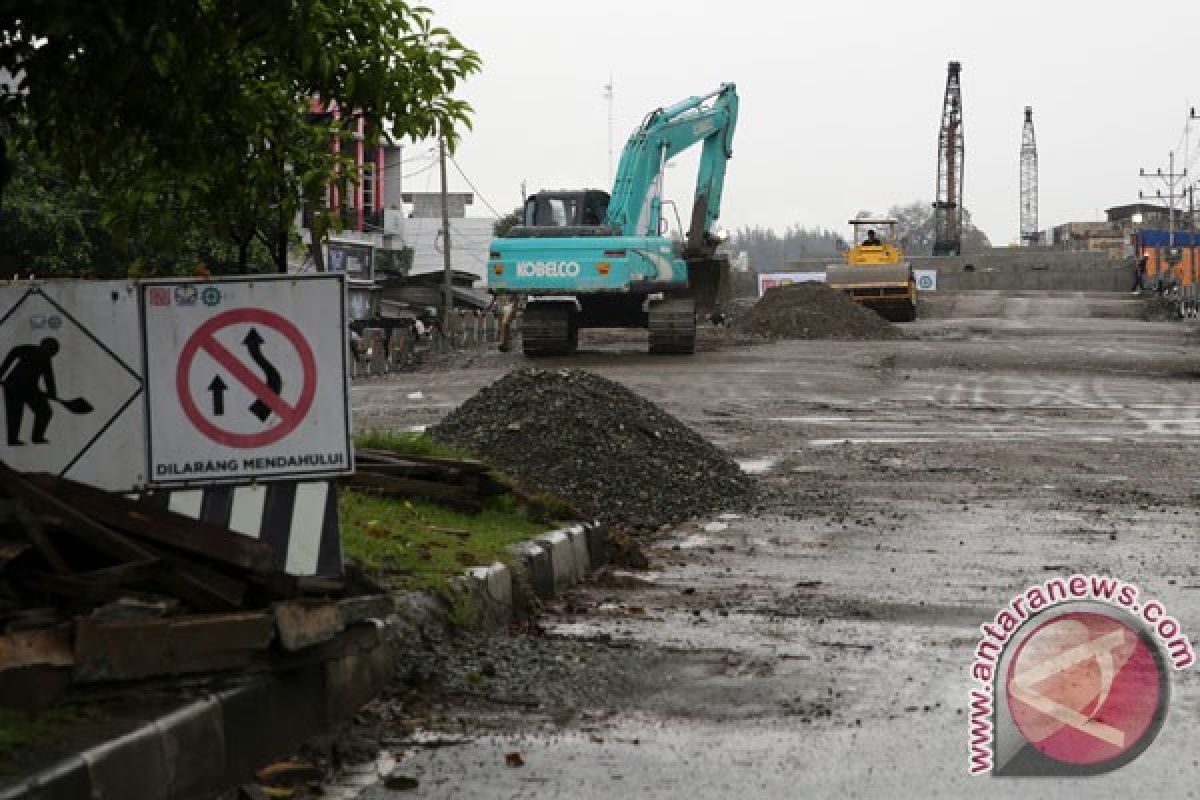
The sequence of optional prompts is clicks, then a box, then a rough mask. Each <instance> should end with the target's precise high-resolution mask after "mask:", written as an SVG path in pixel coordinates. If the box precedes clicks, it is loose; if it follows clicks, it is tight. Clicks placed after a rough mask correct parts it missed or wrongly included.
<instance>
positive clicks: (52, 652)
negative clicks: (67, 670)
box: [0, 625, 75, 672]
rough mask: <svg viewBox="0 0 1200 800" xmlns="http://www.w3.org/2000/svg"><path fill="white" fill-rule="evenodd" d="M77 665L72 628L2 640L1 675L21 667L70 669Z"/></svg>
mask: <svg viewBox="0 0 1200 800" xmlns="http://www.w3.org/2000/svg"><path fill="white" fill-rule="evenodd" d="M74 663H75V658H74V654H73V652H72V649H71V626H70V625H60V626H58V627H56V628H51V629H49V630H37V631H20V632H19V633H10V634H7V635H4V636H0V672H6V671H8V670H10V669H18V668H20V667H36V666H51V667H69V666H72V665H73V664H74Z"/></svg>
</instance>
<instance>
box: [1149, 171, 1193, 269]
mask: <svg viewBox="0 0 1200 800" xmlns="http://www.w3.org/2000/svg"><path fill="white" fill-rule="evenodd" d="M1168 164H1169V166H1168V167H1167V171H1166V172H1165V173H1164V172H1163V171H1162V167H1159V168H1158V169H1157V170H1155V172H1154V173H1153V174H1147V172H1146V170H1145V169H1140V170H1138V174H1139V175H1140V176H1141V177H1143V178H1158V179H1159V180H1160V181H1162V182H1163V185H1164V186H1165V187H1166V189H1167V193H1166V194H1163V192H1162V189H1155V190H1154V196H1155V197H1158V198H1159V199H1164V200H1166V201H1167V204H1168V205H1167V208H1168V211H1167V247H1168V248H1169V249H1170V250H1174V248H1175V201H1176V200H1182V199H1183V197H1184V195H1185V194H1186V192H1185V191H1178V192H1176V191H1175V187H1176V186H1178V185H1179V184H1180V182H1181V181H1183V179H1184V178H1186V177H1187V167H1184V168H1183V172H1179V173H1176V172H1175V151H1174V150H1172V151H1171V155H1170V158H1169V161H1168ZM1143 197H1144V195H1143V194H1142V193H1141V192H1138V198H1139V199H1141V198H1143ZM1170 257H1171V256H1170V254H1168V258H1170Z"/></svg>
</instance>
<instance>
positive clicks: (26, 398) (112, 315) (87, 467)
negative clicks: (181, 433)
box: [0, 281, 145, 491]
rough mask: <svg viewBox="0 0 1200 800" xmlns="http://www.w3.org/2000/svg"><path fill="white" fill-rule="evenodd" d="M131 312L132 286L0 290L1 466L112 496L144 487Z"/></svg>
mask: <svg viewBox="0 0 1200 800" xmlns="http://www.w3.org/2000/svg"><path fill="white" fill-rule="evenodd" d="M137 305H138V300H137V292H136V287H135V285H134V284H133V283H131V282H129V281H55V282H47V283H13V284H8V285H5V286H0V395H2V399H3V402H2V404H0V416H3V417H4V428H3V432H2V433H0V461H3V462H4V463H6V464H7V465H9V466H10V467H12V468H14V469H17V470H21V471H24V472H48V473H51V474H53V475H60V476H63V477H67V478H71V479H72V480H77V481H81V482H83V483H89V484H92V485H93V486H98V487H100V488H102V489H108V490H110V491H127V490H129V489H132V488H134V487H136V486H138V485H140V484H142V483H143V481H144V472H145V460H144V458H143V457H142V455H143V451H142V448H141V440H142V431H143V429H144V427H145V420H144V417H143V415H142V397H141V395H142V376H141V345H140V339H139V335H140V331H139V330H138V323H137Z"/></svg>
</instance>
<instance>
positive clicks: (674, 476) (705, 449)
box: [428, 369, 755, 529]
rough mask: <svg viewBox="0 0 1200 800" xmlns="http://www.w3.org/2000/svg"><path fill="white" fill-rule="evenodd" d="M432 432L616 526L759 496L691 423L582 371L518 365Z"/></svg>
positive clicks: (665, 521) (655, 521)
mask: <svg viewBox="0 0 1200 800" xmlns="http://www.w3.org/2000/svg"><path fill="white" fill-rule="evenodd" d="M428 433H429V435H430V436H432V437H433V438H434V439H437V440H438V441H441V442H444V443H446V444H449V445H453V446H455V447H458V448H461V449H463V450H466V451H469V452H471V453H474V454H476V455H478V456H479V457H481V458H483V459H485V460H487V461H488V462H489V463H491V464H492V465H493V466H495V467H496V468H497V469H500V470H502V471H504V472H506V473H508V474H510V475H512V476H513V477H515V478H517V479H518V480H519V481H521V483H522V484H523V485H525V486H526V487H529V488H533V489H539V490H542V491H546V492H550V493H552V494H555V495H557V496H559V497H561V498H562V499H564V500H566V501H567V502H569V503H571V504H572V505H573V506H574V507H575V508H576V509H578V510H579V511H580V512H581V513H584V514H586V515H588V516H589V517H595V518H597V519H600V520H602V521H604V522H607V523H610V524H613V525H617V526H624V527H628V528H635V529H655V528H659V527H661V526H663V525H670V524H674V523H677V522H682V521H683V520H686V519H689V518H691V517H693V516H697V515H700V514H704V513H707V512H710V511H717V510H729V509H745V508H747V507H748V506H749V505H750V503H751V502H752V500H753V498H754V494H755V482H754V479H753V478H751V477H750V476H748V475H746V474H745V473H743V472H742V470H741V468H740V467H738V465H737V464H736V463H734V461H733V460H732V459H730V458H729V457H728V456H727V455H725V453H723V452H722V451H720V450H718V449H717V448H716V447H715V446H713V445H712V444H711V443H709V442H708V441H707V440H706V439H704V438H703V437H702V436H700V435H699V434H697V433H696V432H695V431H693V430H692V429H691V428H689V427H688V426H687V425H685V424H683V423H682V422H681V421H679V420H678V419H676V418H675V417H673V416H672V415H670V414H668V413H667V412H665V411H663V410H662V409H661V408H659V407H658V406H656V405H655V404H654V403H651V402H650V401H649V400H646V399H644V398H642V397H639V396H638V395H636V394H634V393H633V392H631V391H629V389H626V388H625V387H624V386H622V385H620V384H618V383H614V382H612V381H610V380H607V379H605V378H601V377H599V376H597V375H593V374H591V373H589V372H585V371H583V370H574V369H561V370H541V369H521V370H516V371H514V372H510V373H509V374H508V375H506V376H505V377H503V378H501V379H500V380H499V381H497V382H496V383H493V384H492V385H491V386H487V387H484V388H483V389H481V390H480V391H479V393H478V394H476V395H475V396H474V397H472V398H471V399H469V400H467V401H466V402H465V403H463V404H462V405H461V406H459V407H458V408H457V409H456V410H454V411H453V412H451V413H450V414H449V415H447V416H446V418H445V419H443V420H442V421H441V422H440V423H438V424H437V425H436V426H434V427H433V428H431V429H429V431H428Z"/></svg>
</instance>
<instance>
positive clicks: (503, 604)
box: [461, 522, 608, 627]
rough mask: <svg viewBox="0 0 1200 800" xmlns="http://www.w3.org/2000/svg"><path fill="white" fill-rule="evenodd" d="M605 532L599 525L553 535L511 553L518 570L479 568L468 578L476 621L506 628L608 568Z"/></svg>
mask: <svg viewBox="0 0 1200 800" xmlns="http://www.w3.org/2000/svg"><path fill="white" fill-rule="evenodd" d="M606 541H607V539H606V536H605V531H604V528H603V527H601V526H600V524H599V523H598V522H591V523H586V524H581V525H572V526H571V527H569V528H562V529H560V530H556V531H549V532H548V533H543V534H541V535H540V536H538V537H536V538H534V539H530V540H527V541H524V542H518V543H517V544H515V545H513V546H512V547H510V548H509V552H510V553H511V554H512V555H513V559H514V560H513V565H512V566H511V567H509V566H508V565H506V564H502V563H500V562H499V561H497V562H496V563H494V564H492V565H491V566H489V567H473V568H471V569H469V570H467V572H466V574H465V575H464V576H463V581H462V584H461V586H462V589H463V591H465V592H466V594H467V596H468V598H469V601H470V604H471V609H472V612H473V617H474V619H475V620H476V621H478V622H479V623H480V624H481V625H483V626H485V627H500V626H503V625H507V624H508V623H510V622H512V621H513V620H514V619H517V618H519V617H521V616H522V615H524V614H528V613H529V612H531V611H532V605H533V604H532V602H531V599H532V598H537V599H538V600H543V601H544V600H552V599H554V598H555V597H556V596H558V595H559V594H560V593H562V592H563V591H565V590H567V589H569V588H571V587H572V586H574V585H575V584H577V583H579V581H581V580H583V579H584V578H586V577H587V576H588V575H590V574H591V573H592V571H593V570H595V569H598V568H599V567H601V566H603V565H604V564H606V563H607V562H608V552H607V545H606Z"/></svg>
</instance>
